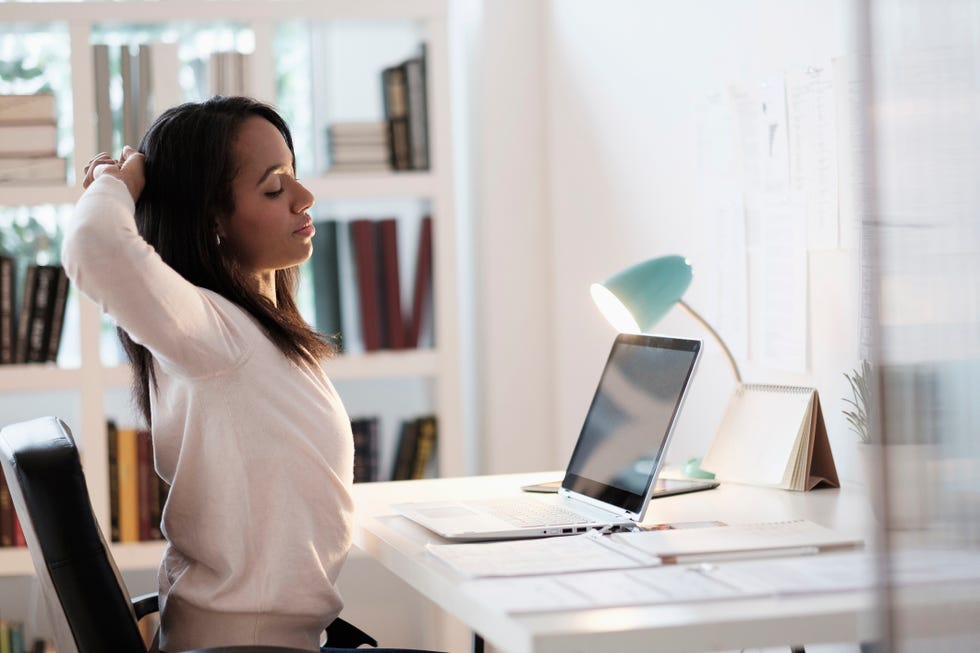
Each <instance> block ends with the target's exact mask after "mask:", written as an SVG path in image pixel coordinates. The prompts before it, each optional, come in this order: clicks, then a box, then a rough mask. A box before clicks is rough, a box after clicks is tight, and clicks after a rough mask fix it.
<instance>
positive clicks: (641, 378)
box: [392, 334, 701, 541]
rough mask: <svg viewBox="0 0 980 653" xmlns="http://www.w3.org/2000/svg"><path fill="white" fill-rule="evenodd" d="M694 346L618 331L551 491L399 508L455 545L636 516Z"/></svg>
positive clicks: (660, 456)
mask: <svg viewBox="0 0 980 653" xmlns="http://www.w3.org/2000/svg"><path fill="white" fill-rule="evenodd" d="M700 356H701V341H700V340H694V339H688V338H674V337H668V336H659V335H649V334H619V335H618V336H617V337H616V340H615V341H614V342H613V345H612V349H611V350H610V352H609V357H608V359H607V360H606V365H605V368H604V369H603V372H602V376H601V377H600V379H599V385H598V387H597V388H596V391H595V395H594V396H593V398H592V404H591V405H590V406H589V410H588V413H587V414H586V416H585V422H584V424H583V425H582V430H581V432H580V433H579V436H578V441H577V442H576V444H575V449H574V451H573V452H572V457H571V460H569V463H568V467H567V468H566V470H565V477H564V479H563V480H562V482H561V487H559V488H558V492H557V493H556V494H551V495H548V494H526V495H518V496H508V497H500V498H491V499H474V500H448V501H427V502H412V503H400V504H395V505H393V506H392V509H393V510H395V511H396V512H397V513H399V514H401V515H404V516H405V517H407V518H409V519H411V520H412V521H415V522H417V523H419V524H421V525H422V526H425V527H426V528H428V529H429V530H431V531H433V532H435V533H437V534H438V535H441V536H442V537H444V538H446V539H448V540H454V541H479V540H503V539H516V538H529V537H545V536H552V535H571V534H574V533H582V532H585V531H587V530H591V529H596V528H604V529H609V530H614V529H618V528H623V529H628V528H632V527H633V526H634V525H635V524H636V523H638V522H640V521H642V520H643V517H644V515H645V514H646V510H647V506H648V505H649V504H650V498H651V496H652V494H653V491H654V487H655V483H656V480H657V474H659V472H660V468H661V467H662V466H663V462H664V459H665V457H666V453H667V447H668V445H669V444H670V436H671V433H672V432H673V430H674V425H675V424H676V423H677V418H678V416H679V415H680V411H681V407H682V405H683V403H684V397H685V395H686V394H687V390H688V388H689V387H690V384H691V379H692V377H693V376H694V370H695V367H696V366H697V363H698V359H699V358H700Z"/></svg>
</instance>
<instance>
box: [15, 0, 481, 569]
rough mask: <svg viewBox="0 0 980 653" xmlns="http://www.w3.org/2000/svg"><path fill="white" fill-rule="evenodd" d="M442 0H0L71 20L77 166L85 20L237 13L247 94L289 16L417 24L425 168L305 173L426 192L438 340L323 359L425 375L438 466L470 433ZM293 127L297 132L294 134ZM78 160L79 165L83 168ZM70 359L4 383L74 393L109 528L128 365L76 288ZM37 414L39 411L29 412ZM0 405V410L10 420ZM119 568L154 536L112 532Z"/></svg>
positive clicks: (366, 376) (354, 375)
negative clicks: (113, 356)
mask: <svg viewBox="0 0 980 653" xmlns="http://www.w3.org/2000/svg"><path fill="white" fill-rule="evenodd" d="M446 12H447V0H399V1H397V2H392V1H390V0H359V1H358V2H349V1H348V0H280V1H277V2H268V1H265V0H261V1H259V0H212V1H210V2H198V1H197V0H168V2H147V1H143V0H131V1H129V2H45V3H27V2H23V3H20V2H5V3H0V28H3V27H4V26H7V25H10V24H19V27H18V29H24V28H25V26H30V29H33V30H34V31H44V30H45V29H49V26H51V25H54V24H55V23H58V24H60V25H64V24H67V25H68V28H67V29H68V35H69V38H70V40H71V45H70V53H71V54H70V66H71V94H72V116H73V121H74V125H73V137H74V158H75V162H74V165H75V167H76V169H77V168H80V166H81V165H82V162H84V161H85V160H87V159H88V158H89V156H91V154H90V153H94V152H95V127H94V119H93V112H94V109H93V107H94V106H95V101H94V96H95V92H94V88H93V86H94V84H93V66H92V59H91V43H92V35H93V27H95V26H98V25H109V24H111V25H122V26H128V25H146V24H156V23H176V22H187V23H201V24H204V23H209V22H216V21H220V22H233V23H235V24H237V25H240V26H243V27H245V28H247V29H249V30H250V31H251V33H252V34H253V36H254V43H255V45H254V52H253V53H252V54H253V57H252V58H253V61H254V65H253V66H252V68H251V74H252V80H251V82H252V84H251V88H253V89H255V93H254V94H255V95H256V96H257V97H258V98H259V99H262V100H265V101H269V102H271V103H273V104H276V103H277V98H276V97H275V96H274V94H275V89H276V80H275V61H274V57H275V56H276V53H275V45H274V36H275V30H276V25H277V23H278V22H279V21H285V20H290V21H292V20H315V21H333V20H343V21H357V22H358V23H364V22H368V23H369V22H370V21H383V22H390V21H406V22H411V23H417V24H420V25H421V26H422V28H423V29H424V33H425V41H426V47H427V65H428V70H427V86H428V89H427V90H428V114H429V115H428V118H429V148H430V169H429V170H428V171H425V172H397V173H396V172H392V173H382V174H378V173H372V174H364V175H360V174H352V173H329V172H328V173H326V174H322V175H320V176H318V177H310V176H309V175H307V176H304V177H303V179H302V180H303V182H304V183H305V184H307V186H308V187H309V188H310V189H311V191H312V192H313V193H314V194H315V195H316V196H317V200H318V201H323V200H338V201H339V200H345V199H352V200H358V199H372V198H412V199H419V200H424V201H427V202H428V203H429V205H430V208H431V212H432V216H433V256H434V259H433V268H432V269H433V306H434V311H435V315H434V320H435V325H436V331H437V335H436V345H435V347H434V348H430V349H418V350H403V351H382V352H372V353H362V354H351V355H344V356H339V357H337V358H335V359H332V360H330V361H328V362H327V363H326V364H325V368H326V369H327V372H328V374H329V375H330V377H331V379H332V380H334V381H335V382H343V381H345V380H356V381H358V382H363V381H365V380H367V381H370V380H372V379H401V378H416V377H417V378H422V379H426V380H427V381H429V382H431V383H432V385H433V388H434V391H433V396H434V404H435V405H434V406H431V409H432V410H433V411H434V412H435V413H436V414H437V416H438V419H439V425H440V426H439V434H440V435H439V437H440V440H439V446H438V448H437V449H438V457H439V460H438V465H439V470H440V473H441V474H443V475H459V474H462V473H464V472H465V468H466V464H465V455H464V451H465V450H466V444H465V442H464V439H465V438H466V437H467V436H466V433H465V429H464V417H463V415H464V410H463V406H462V402H463V396H462V391H461V380H462V379H461V371H460V365H461V363H460V361H461V360H462V359H463V356H461V355H460V352H459V350H458V349H459V346H460V345H459V343H460V338H459V333H458V331H459V325H460V319H459V315H458V313H459V306H460V303H459V301H458V298H457V293H458V288H457V282H456V279H457V274H456V273H455V271H456V269H457V267H458V265H457V259H458V257H459V252H458V250H457V245H456V243H457V239H456V216H455V212H454V199H453V198H454V182H453V177H452V165H451V156H452V146H451V139H450V125H451V121H450V110H449V89H448V84H449V66H448V61H447V33H446V32H447V23H446ZM294 135H295V134H294ZM80 176H81V175H80V171H78V170H76V173H75V177H76V178H78V177H80ZM80 193H81V188H80V186H78V185H57V186H50V185H45V186H11V185H0V208H3V207H15V206H39V205H52V204H55V205H57V204H62V205H64V204H73V203H74V202H75V201H76V200H77V198H78V196H79V195H80ZM77 314H78V330H79V333H78V336H77V337H78V340H79V343H80V344H79V354H80V363H79V365H78V367H75V368H71V369H62V368H59V367H57V366H55V365H53V364H38V365H16V366H4V367H0V394H7V393H31V394H32V395H34V394H37V395H44V393H53V392H58V393H65V392H69V393H72V394H73V396H74V400H75V401H77V406H78V415H77V416H76V420H75V421H74V422H73V423H71V424H70V426H71V428H72V430H73V432H74V433H75V435H76V438H77V439H78V441H79V445H80V449H81V455H82V463H83V465H84V468H85V473H86V478H87V480H88V483H89V493H90V496H91V499H92V503H93V508H94V510H95V514H96V517H97V518H98V520H99V522H100V524H101V526H102V529H103V532H104V533H108V532H109V488H108V480H107V477H108V460H107V447H106V437H105V419H106V408H105V406H106V395H107V393H109V392H120V391H122V392H125V391H126V389H127V388H128V387H129V382H130V378H129V377H130V372H129V369H128V367H127V366H103V364H102V363H101V352H100V339H101V330H102V316H101V314H100V311H99V309H98V307H97V306H96V305H95V304H93V303H92V302H90V301H89V300H87V299H85V298H84V297H79V299H78V306H77ZM37 416H40V415H37ZM6 421H9V420H6V419H5V416H3V415H0V422H6ZM112 549H113V555H114V557H115V559H116V561H117V563H118V564H119V566H120V568H122V569H149V568H155V567H156V566H157V564H158V562H159V559H160V556H161V553H162V543H159V542H152V543H139V544H113V545H112ZM31 573H33V567H32V565H31V563H30V558H29V555H28V554H27V552H26V551H24V550H17V549H0V576H16V575H27V574H31Z"/></svg>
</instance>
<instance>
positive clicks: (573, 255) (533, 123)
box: [471, 0, 858, 478]
mask: <svg viewBox="0 0 980 653" xmlns="http://www.w3.org/2000/svg"><path fill="white" fill-rule="evenodd" d="M851 10H852V8H851V5H850V4H849V3H847V2H846V1H844V0H837V1H831V0H809V1H804V0H795V1H791V0H740V1H739V2H730V1H726V0H699V1H698V2H674V1H667V0H617V1H615V2H603V3H598V2H589V1H588V0H560V1H552V2H546V1H544V0H541V1H540V2H522V1H520V0H492V1H486V2H483V3H482V14H483V15H482V18H483V20H482V30H481V32H480V38H482V40H483V47H482V48H481V49H479V53H480V57H482V59H481V66H480V68H481V75H480V77H479V79H478V80H477V81H476V83H475V86H476V88H477V91H476V92H475V97H477V98H478V101H477V105H478V110H477V111H475V112H473V113H472V114H471V119H472V120H474V123H473V126H472V129H473V132H474V133H475V134H476V135H477V136H476V137H475V138H474V139H473V140H474V142H475V143H478V146H477V147H476V148H475V149H474V152H473V154H474V161H473V165H474V166H475V174H474V178H475V182H474V189H475V191H474V197H475V198H477V201H476V202H475V211H474V214H475V216H474V217H475V220H476V223H475V224H476V227H475V230H476V231H475V239H474V240H475V244H476V256H477V260H478V270H479V275H478V276H479V279H480V282H479V286H478V294H477V298H478V301H477V306H478V311H479V316H480V317H479V318H478V322H481V323H482V325H483V331H482V333H481V334H480V337H479V338H478V339H477V341H478V342H479V343H481V345H480V352H481V356H480V360H481V362H482V367H481V368H480V370H479V373H478V377H479V379H480V381H481V383H482V384H483V385H482V393H481V400H482V403H481V407H482V409H483V421H482V435H483V447H484V452H485V455H484V458H483V466H482V468H483V471H514V470H523V469H533V468H561V467H563V466H564V464H565V462H566V461H567V456H568V455H569V453H570V451H571V447H572V444H573V443H574V439H575V437H576V436H577V434H578V429H579V427H580V425H581V421H582V418H583V417H584V414H585V411H586V409H587V407H588V405H589V401H590V399H591V393H592V392H593V390H594V387H595V383H596V381H597V379H598V375H599V373H600V371H601V367H602V364H603V362H604V360H605V357H606V354H607V353H608V349H609V346H610V344H611V341H612V338H613V336H614V332H613V331H612V329H611V327H609V326H608V325H607V324H606V323H605V322H604V320H603V319H602V318H601V316H600V315H599V314H598V312H597V311H596V310H595V308H594V307H593V305H592V302H591V299H590V297H589V293H588V286H589V284H590V283H591V282H593V281H597V280H602V279H604V278H606V277H608V276H609V275H611V274H613V273H614V272H616V271H618V270H620V269H621V268H623V267H625V266H627V265H629V264H631V263H634V262H637V261H640V260H643V259H645V258H649V257H652V256H658V255H662V254H671V253H680V254H683V255H685V256H687V257H688V258H689V259H690V260H691V262H692V264H693V267H694V272H695V279H694V282H693V283H692V286H691V288H690V289H689V291H688V292H687V294H686V295H685V299H686V300H687V301H688V302H689V303H690V304H691V305H692V306H693V307H695V308H696V309H697V310H699V311H701V312H702V313H704V314H706V315H710V314H711V313H712V311H713V310H716V309H717V307H716V306H714V305H713V303H712V301H713V300H712V298H715V297H716V296H717V291H718V289H717V288H715V287H713V285H712V284H713V280H714V279H717V278H718V276H719V275H721V274H724V273H725V270H724V269H722V268H720V267H719V264H718V263H717V262H716V260H715V259H713V258H712V256H711V254H712V251H711V248H710V246H709V245H708V243H709V242H710V239H709V238H707V237H706V233H705V231H704V229H705V225H704V224H703V222H702V217H701V214H700V212H699V206H700V204H699V202H700V199H701V198H700V197H699V190H698V172H699V171H698V165H697V136H698V133H697V121H696V112H697V107H698V106H699V104H700V103H702V102H703V101H704V99H705V98H707V97H708V96H710V95H712V94H717V93H720V92H724V91H725V90H726V89H727V88H728V87H729V86H730V85H732V84H743V85H752V84H761V83H762V82H765V81H767V80H769V79H771V78H773V77H779V76H781V75H782V74H783V73H784V72H785V71H787V70H791V69H796V68H800V67H802V68H805V67H807V66H813V65H825V64H828V63H829V62H830V60H831V59H832V58H834V57H838V56H841V55H844V54H846V53H848V52H850V51H851V50H852V47H851V45H850V44H851V33H850V29H851V28H850V20H851V17H850V14H849V12H850V11H851ZM540 148H543V153H542V151H541V149H540ZM708 226H709V227H710V225H708ZM852 242H853V241H852ZM808 265H809V273H810V281H809V289H808V293H809V325H808V326H809V332H810V333H809V360H810V367H809V370H808V371H806V372H805V373H793V374H790V373H786V372H781V371H779V370H774V369H766V368H764V367H760V366H758V365H756V364H754V362H753V361H752V360H744V359H743V360H739V364H740V366H741V367H742V373H743V376H744V377H745V379H746V380H747V381H758V382H773V383H805V384H813V385H815V386H816V387H817V388H818V390H819V391H820V394H821V400H822V402H823V409H824V413H825V417H826V419H827V426H828V430H829V432H830V438H831V444H832V447H833V449H834V454H835V457H836V458H837V463H838V469H839V471H840V473H841V475H842V476H843V477H845V478H854V477H856V476H857V474H858V471H857V469H856V462H855V460H854V458H855V453H854V451H855V444H854V443H855V437H854V435H853V434H852V433H851V432H850V431H849V430H848V429H847V426H846V423H845V421H844V420H843V419H842V417H841V414H840V410H841V408H842V404H841V402H840V398H841V397H843V396H846V395H847V393H848V390H847V385H846V380H845V379H844V377H843V373H844V372H847V371H850V370H851V369H852V368H853V367H854V365H855V363H856V361H857V357H858V353H857V351H858V350H857V328H858V327H857V324H858V319H857V306H856V304H857V287H858V277H857V267H856V257H855V252H854V251H853V248H852V249H850V250H844V249H841V250H827V251H821V252H812V253H811V254H810V256H809V262H808ZM715 301H716V300H715ZM657 330H658V331H660V332H663V333H668V334H675V335H681V336H694V337H704V338H706V339H708V338H709V336H708V335H707V334H706V333H705V332H703V331H701V330H700V329H699V327H698V326H697V325H696V324H695V323H694V322H693V320H691V319H690V318H689V317H688V316H687V315H685V314H684V313H683V312H681V311H680V310H679V309H675V310H674V311H672V312H671V313H670V314H668V316H667V317H666V318H665V319H664V320H663V321H662V322H661V323H660V324H659V325H658V326H657ZM723 335H724V334H723ZM732 387H733V379H732V376H731V373H730V371H729V369H728V367H727V365H726V363H725V361H724V358H723V357H722V354H721V352H720V350H719V349H718V348H717V346H716V345H715V344H714V343H713V342H710V341H709V342H706V352H705V356H704V359H703V360H702V365H701V367H700V370H699V372H698V376H697V378H696V381H695V384H694V386H693V388H692V391H691V395H690V396H689V398H688V402H687V405H686V408H685V412H684V414H683V416H682V418H681V421H680V423H679V425H678V429H677V432H676V433H675V438H674V444H673V446H672V451H671V457H670V461H669V462H672V463H682V462H683V461H684V460H685V459H686V458H687V457H689V456H700V455H702V454H703V453H704V451H705V449H706V447H707V446H708V443H709V442H710V439H711V437H712V435H713V433H714V430H715V428H716V426H717V423H718V421H719V420H720V418H721V413H722V411H723V409H724V405H725V402H726V400H727V397H728V393H729V392H730V390H731V388H732Z"/></svg>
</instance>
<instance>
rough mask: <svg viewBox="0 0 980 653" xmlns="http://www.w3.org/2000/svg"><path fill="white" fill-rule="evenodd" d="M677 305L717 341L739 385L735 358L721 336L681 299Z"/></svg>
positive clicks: (739, 377)
mask: <svg viewBox="0 0 980 653" xmlns="http://www.w3.org/2000/svg"><path fill="white" fill-rule="evenodd" d="M677 303H678V305H680V306H681V307H682V308H683V309H684V310H685V311H687V312H688V313H690V315H691V317H693V318H694V319H695V320H697V321H698V322H700V323H701V326H703V327H704V328H705V329H707V331H708V333H710V334H711V336H712V337H713V338H714V339H715V341H717V343H718V344H719V345H721V350H722V352H724V354H725V358H727V359H728V364H729V365H731V366H732V372H733V373H734V374H735V380H736V381H738V382H739V383H741V382H742V375H741V374H740V373H739V371H738V365H737V364H736V363H735V357H734V356H732V352H731V350H729V349H728V345H726V344H725V341H724V340H722V339H721V336H720V335H718V332H717V331H715V330H714V329H713V328H712V327H711V325H710V324H708V323H707V322H706V321H705V319H704V318H703V317H701V316H700V315H698V313H697V311H695V310H694V309H693V308H691V307H690V306H688V305H687V303H686V302H685V301H684V300H683V299H678V300H677Z"/></svg>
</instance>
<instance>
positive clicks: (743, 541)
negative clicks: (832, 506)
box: [609, 519, 863, 563]
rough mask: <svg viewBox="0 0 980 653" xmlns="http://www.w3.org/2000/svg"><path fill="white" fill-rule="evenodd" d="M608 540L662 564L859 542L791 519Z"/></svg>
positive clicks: (617, 536)
mask: <svg viewBox="0 0 980 653" xmlns="http://www.w3.org/2000/svg"><path fill="white" fill-rule="evenodd" d="M609 539H611V540H612V541H614V542H615V543H617V544H621V545H623V546H626V547H630V548H633V549H636V550H638V551H641V552H643V553H644V554H646V555H648V556H656V557H658V558H660V559H661V560H662V561H663V562H664V563H683V562H699V561H702V560H719V559H733V558H735V559H737V558H746V557H757V558H759V557H772V556H774V555H792V554H794V553H799V554H807V553H818V552H820V551H825V550H828V549H840V548H849V547H855V546H860V545H861V544H862V543H863V540H862V538H860V537H856V536H854V535H851V534H848V533H843V532H841V531H836V530H834V529H831V528H827V527H826V526H821V525H820V524H817V523H814V522H812V521H808V520H805V519H795V520H789V521H779V522H761V523H751V524H730V525H728V526H718V527H714V528H696V529H683V530H663V531H644V532H639V533H614V534H612V535H610V536H609Z"/></svg>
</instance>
